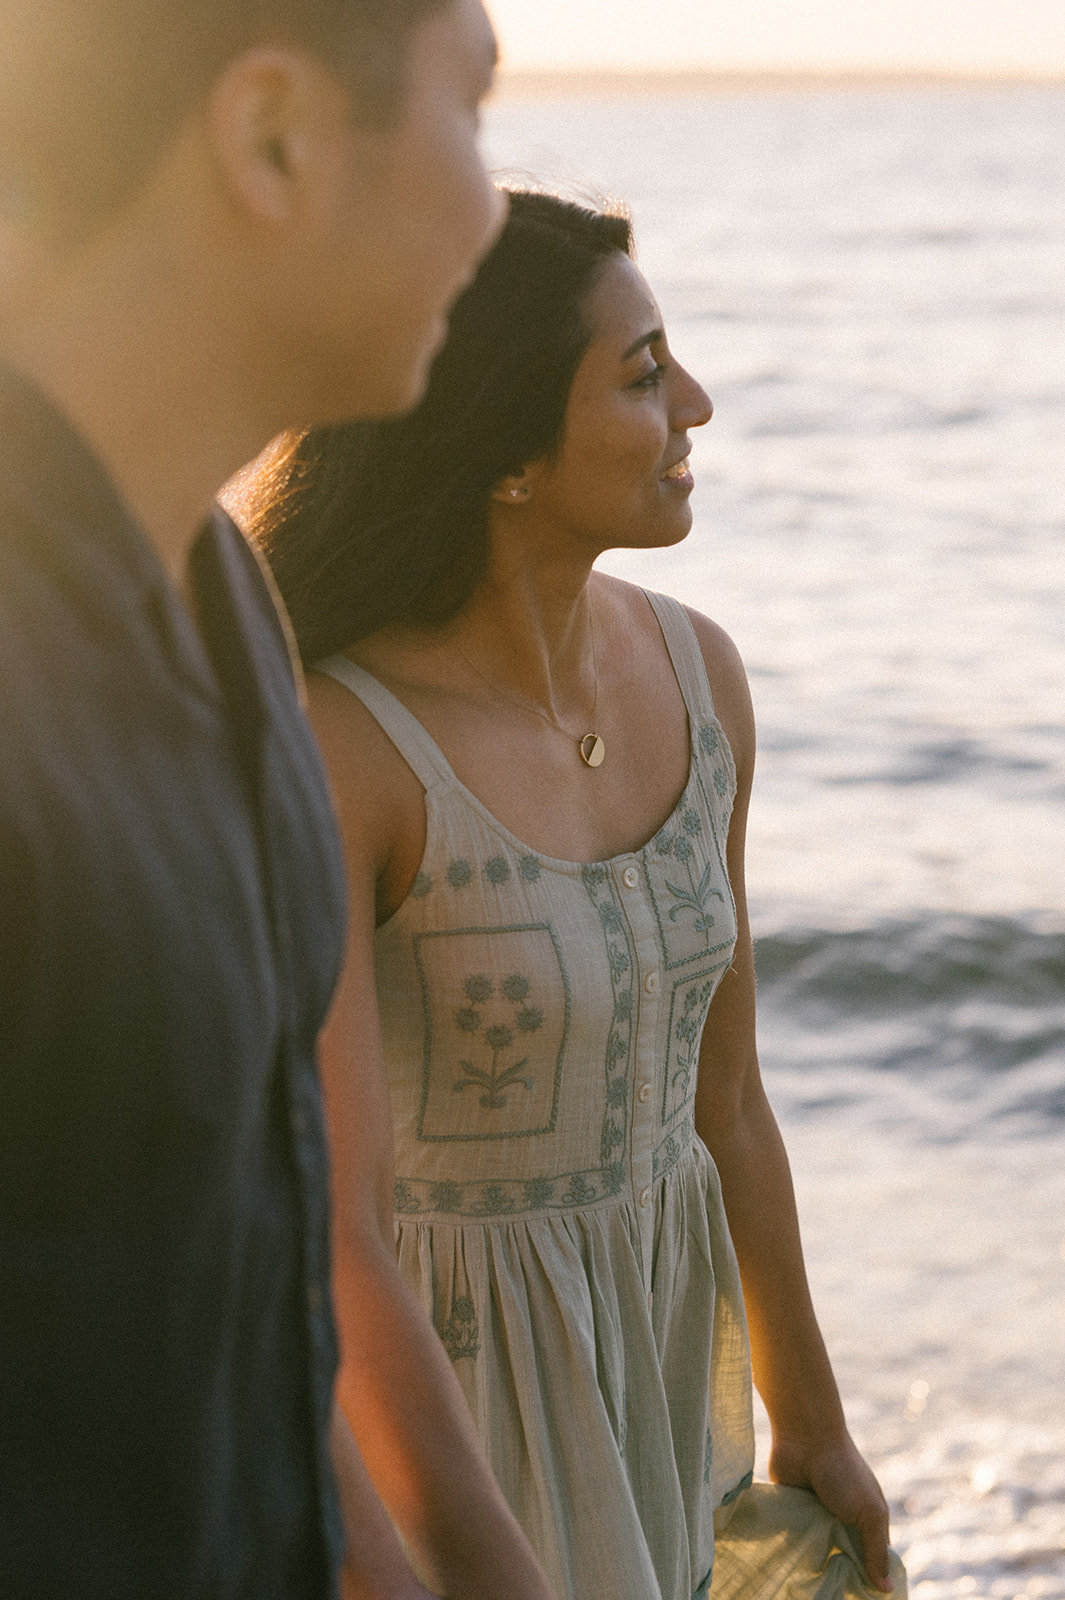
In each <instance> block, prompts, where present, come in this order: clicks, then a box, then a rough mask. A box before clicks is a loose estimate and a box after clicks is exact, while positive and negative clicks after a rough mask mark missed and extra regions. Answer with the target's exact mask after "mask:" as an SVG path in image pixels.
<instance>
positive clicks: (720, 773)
mask: <svg viewBox="0 0 1065 1600" xmlns="http://www.w3.org/2000/svg"><path fill="white" fill-rule="evenodd" d="M714 788H715V789H716V790H717V792H718V794H719V795H721V796H722V797H723V796H724V793H725V790H726V789H727V788H728V778H727V776H726V774H725V769H724V767H715V768H714Z"/></svg>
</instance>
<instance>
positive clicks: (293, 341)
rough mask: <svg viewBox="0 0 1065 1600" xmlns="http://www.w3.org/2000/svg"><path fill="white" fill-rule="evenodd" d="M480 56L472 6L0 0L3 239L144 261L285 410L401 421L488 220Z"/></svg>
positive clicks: (483, 32) (481, 27) (403, 0)
mask: <svg viewBox="0 0 1065 1600" xmlns="http://www.w3.org/2000/svg"><path fill="white" fill-rule="evenodd" d="M494 60H495V40H494V36H493V34H492V30H491V26H490V24H489V22H488V19H487V17H486V16H485V13H484V10H483V8H482V5H481V0H34V4H33V5H27V4H26V3H25V0H0V230H2V231H3V232H5V233H7V234H8V235H11V234H14V233H18V234H21V235H22V236H24V237H26V238H29V239H31V240H33V241H36V242H37V243H38V244H39V245H40V246H41V248H42V250H47V251H49V252H51V254H52V257H53V259H54V258H55V257H57V256H58V257H59V258H66V259H68V260H71V261H73V262H75V263H77V262H78V261H80V260H81V259H85V260H92V261H93V262H94V263H95V265H94V267H93V270H98V263H99V260H100V259H101V257H102V255H103V253H104V252H105V251H106V250H107V249H111V248H112V245H113V247H114V250H115V251H118V250H125V251H126V255H127V258H128V257H130V256H131V255H137V254H138V253H139V259H140V261H141V263H142V264H143V263H144V262H145V261H148V260H149V259H151V257H152V256H153V254H154V255H156V256H157V257H158V258H159V260H160V262H162V263H163V266H162V268H161V270H162V271H164V272H166V273H168V274H169V275H170V276H171V277H172V278H173V280H174V283H175V287H176V290H177V299H178V300H180V299H181V296H182V294H184V292H185V290H186V289H187V287H188V286H189V284H190V283H194V284H195V289H196V292H197V293H199V294H200V297H201V300H202V302H203V310H204V314H205V316H206V317H207V318H208V319H214V323H215V326H216V327H217V328H218V329H222V330H232V334H233V338H232V339H230V338H228V336H227V337H226V338H225V339H224V340H223V344H224V345H225V347H226V351H225V359H227V360H229V361H230V362H232V361H233V359H234V358H235V359H236V360H237V361H238V364H240V365H241V366H242V367H243V366H244V365H245V356H246V355H247V357H248V358H249V361H250V366H249V374H250V376H251V378H252V381H253V382H259V383H266V384H268V385H272V383H273V379H274V377H275V376H277V375H278V374H277V371H276V369H278V368H279V367H280V368H283V372H282V373H281V374H280V388H279V389H277V393H278V395H281V394H283V393H285V392H286V383H287V393H288V394H289V395H290V397H291V404H292V406H293V413H292V415H291V417H286V418H285V419H284V420H285V421H286V422H288V421H295V420H299V419H300V418H301V417H303V418H306V417H309V416H312V415H313V416H316V417H326V416H333V415H348V414H355V413H357V414H364V413H366V412H382V411H384V412H387V411H394V410H396V409H399V408H401V407H403V406H406V405H408V404H410V403H411V402H412V401H413V400H414V399H416V398H417V397H418V394H419V393H420V391H421V388H422V385H423V383H424V379H425V374H426V370H427V367H428V362H429V360H430V358H431V356H432V353H433V351H434V350H435V348H436V346H437V345H438V343H439V342H440V338H441V336H442V331H443V317H444V313H445V311H446V309H447V307H448V305H449V304H450V302H451V301H452V300H453V299H454V297H455V295H456V294H457V293H458V292H459V290H460V289H461V288H462V287H463V286H464V284H465V282H466V281H467V279H468V277H469V275H470V274H471V272H472V270H473V268H474V267H475V265H476V262H477V260H478V259H479V257H480V255H481V254H482V253H483V251H484V250H485V249H486V248H487V246H488V244H489V243H490V241H491V238H492V237H493V234H494V231H495V227H496V225H497V223H498V221H499V219H500V206H499V202H498V198H497V197H496V195H495V192H494V190H493V189H492V187H491V185H490V184H489V181H488V178H487V175H486V173H485V171H484V168H483V165H482V162H481V158H480V155H479V152H478V149H477V139H476V135H477V113H478V106H479V103H480V101H481V99H482V98H483V96H484V94H485V93H486V91H487V89H488V86H489V84H490V81H491V76H492V68H493V65H494ZM116 241H117V242H116ZM156 241H158V243H159V244H160V246H161V247H162V248H160V249H158V250H157V249H156V248H155V244H156ZM186 315H188V308H187V307H186ZM242 338H243V341H244V345H243V348H241V347H240V340H241V339H242ZM257 352H261V354H259V353H257ZM286 374H287V377H286V376H285V375H286Z"/></svg>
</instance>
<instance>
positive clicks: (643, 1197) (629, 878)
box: [621, 867, 661, 1312]
mask: <svg viewBox="0 0 1065 1600" xmlns="http://www.w3.org/2000/svg"><path fill="white" fill-rule="evenodd" d="M621 881H622V883H623V884H624V885H625V887H626V889H635V888H637V887H638V886H639V882H640V874H639V872H638V870H637V869H636V867H626V868H625V870H624V872H623V873H622V874H621ZM660 981H661V980H660V978H659V975H658V973H657V972H655V971H651V972H649V973H648V974H647V975H646V977H645V978H644V980H643V987H644V993H645V994H657V993H658V989H659V984H660ZM653 1093H654V1088H653V1086H652V1085H651V1084H650V1083H649V1082H648V1081H647V1079H646V1078H645V1079H644V1080H643V1082H641V1083H639V1084H638V1085H637V1087H636V1098H637V1100H638V1101H639V1102H640V1104H641V1105H646V1104H647V1102H648V1100H650V1098H651V1096H652V1094H653ZM653 1197H654V1191H653V1189H652V1188H651V1185H650V1184H646V1185H645V1186H644V1187H643V1188H642V1189H641V1190H640V1192H639V1194H638V1195H637V1196H636V1201H637V1204H638V1205H639V1206H640V1208H641V1210H643V1211H646V1210H647V1207H648V1206H649V1205H650V1204H651V1201H652V1199H653ZM653 1305H654V1296H653V1294H652V1293H651V1292H650V1290H648V1293H647V1310H648V1312H650V1311H651V1310H652V1308H653Z"/></svg>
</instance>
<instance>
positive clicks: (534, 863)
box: [518, 856, 543, 883]
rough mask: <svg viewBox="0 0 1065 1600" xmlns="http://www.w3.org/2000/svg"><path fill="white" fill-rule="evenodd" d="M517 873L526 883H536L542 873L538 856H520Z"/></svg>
mask: <svg viewBox="0 0 1065 1600" xmlns="http://www.w3.org/2000/svg"><path fill="white" fill-rule="evenodd" d="M518 871H519V872H520V873H521V875H522V877H523V878H524V879H525V882H526V883H536V882H537V880H538V879H539V876H540V873H541V872H542V871H543V868H542V866H541V865H540V859H539V857H538V856H522V857H521V858H520V860H519V861H518Z"/></svg>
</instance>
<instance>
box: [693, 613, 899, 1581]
mask: <svg viewBox="0 0 1065 1600" xmlns="http://www.w3.org/2000/svg"><path fill="white" fill-rule="evenodd" d="M692 621H693V623H694V624H695V627H696V631H697V633H698V635H699V639H700V643H701V644H702V647H703V653H704V657H705V660H706V664H707V672H708V673H709V675H710V682H711V685H712V688H713V694H714V703H715V706H716V708H717V712H718V716H719V718H720V720H721V722H722V725H723V727H724V729H725V732H726V735H727V736H728V740H729V743H730V745H731V747H732V751H733V755H734V756H735V759H736V769H737V779H738V786H737V795H736V804H735V808H734V811H733V815H732V821H731V823H730V825H729V837H728V869H729V878H730V880H731V884H732V890H733V894H734V896H735V899H736V911H737V917H738V923H739V934H738V938H737V943H736V954H735V957H734V959H733V963H732V966H731V968H730V969H729V971H728V972H727V973H726V974H725V977H724V978H723V979H722V981H721V984H720V985H719V987H718V990H717V993H716V994H715V996H714V999H713V1003H712V1004H711V1007H710V1014H709V1016H708V1018H707V1022H706V1028H705V1030H704V1033H703V1041H702V1048H701V1051H700V1058H699V1081H698V1086H697V1089H696V1100H695V1124H696V1129H697V1131H698V1133H699V1136H700V1138H701V1139H702V1140H703V1142H704V1144H705V1145H706V1146H707V1148H708V1149H709V1151H710V1154H711V1155H712V1156H713V1158H714V1161H715V1163H716V1165H717V1168H718V1172H719V1173H720V1176H721V1185H722V1192H723V1195H724V1201H725V1211H726V1215H727V1217H728V1223H729V1230H730V1232H731V1234H732V1239H733V1243H734V1244H735V1247H736V1255H737V1258H738V1261H739V1266H740V1274H741V1277H742V1280H743V1296H744V1302H745V1304H746V1307H747V1317H748V1323H749V1326H750V1334H751V1356H752V1362H753V1367H754V1379H755V1383H756V1384H757V1386H758V1391H759V1393H760V1394H761V1396H762V1399H763V1400H764V1402H765V1407H766V1410H767V1412H768V1413H769V1420H770V1424H771V1427H772V1447H771V1451H770V1457H769V1474H770V1477H771V1478H773V1479H774V1480H775V1481H776V1482H778V1483H786V1484H792V1485H795V1486H797V1487H800V1488H809V1489H813V1490H814V1491H815V1493H816V1494H817V1495H818V1497H819V1499H820V1500H821V1501H822V1502H823V1503H824V1505H825V1506H826V1507H827V1508H828V1510H830V1511H831V1512H832V1513H833V1515H835V1516H838V1517H839V1518H840V1519H841V1520H842V1521H843V1522H846V1523H849V1524H851V1525H852V1526H855V1527H857V1529H858V1532H859V1534H860V1536H861V1540H862V1546H863V1550H864V1553H865V1563H866V1568H867V1571H868V1573H869V1576H870V1578H871V1579H872V1581H873V1583H874V1584H875V1585H876V1586H877V1588H880V1589H883V1590H884V1591H885V1592H889V1591H890V1588H891V1583H890V1579H889V1578H888V1562H887V1536H888V1510H887V1505H886V1502H885V1500H884V1496H883V1494H882V1493H881V1490H880V1486H879V1484H878V1483H877V1481H876V1479H875V1477H874V1476H873V1473H872V1472H871V1470H870V1468H869V1467H868V1466H867V1464H866V1462H865V1461H864V1460H863V1459H862V1457H861V1455H860V1454H859V1452H858V1450H857V1448H856V1446H855V1444H854V1442H853V1440H852V1439H851V1437H850V1434H849V1433H848V1432H847V1426H846V1422H845V1420H844V1416H843V1407H842V1405H841V1403H840V1398H839V1391H838V1389H837V1387H836V1381H835V1378H834V1377H833V1374H832V1368H831V1365H830V1363H829V1359H828V1355H827V1353H826V1351H825V1346H824V1341H823V1340H822V1337H821V1332H820V1329H819V1328H818V1325H817V1318H816V1316H815V1314H814V1309H813V1304H812V1301H811V1299H810V1291H809V1286H808V1284H807V1280H806V1269H805V1266H804V1264H803V1256H802V1244H801V1242H800V1238H799V1224H798V1217H797V1214H796V1209H795V1195H794V1190H793V1188H792V1182H791V1172H790V1169H789V1166H788V1158H787V1154H786V1152H785V1150H784V1145H783V1141H782V1140H781V1137H780V1131H779V1129H778V1127H777V1124H776V1119H775V1117H774V1116H773V1112H772V1110H771V1108H770V1106H769V1102H768V1100H767V1098H766V1095H765V1090H764V1088H763V1085H762V1080H761V1074H760V1072H759V1067H758V1057H757V1053H756V1050H755V1026H754V989H755V984H754V958H753V954H752V948H751V936H750V929H749V926H748V921H747V904H746V893H745V885H744V844H745V835H746V823H747V807H748V802H749V799H750V792H751V776H752V772H753V767H754V743H755V741H754V717H753V713H752V710H751V701H750V693H749V690H748V688H747V679H746V675H745V673H744V671H743V666H742V663H741V662H740V659H739V656H738V654H737V652H736V650H735V647H734V646H733V644H732V642H731V640H729V639H728V638H727V637H726V636H725V635H724V634H722V633H721V631H720V629H718V628H717V627H716V626H715V625H714V624H713V623H709V622H707V620H706V619H705V618H702V617H698V616H696V615H693V616H692Z"/></svg>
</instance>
